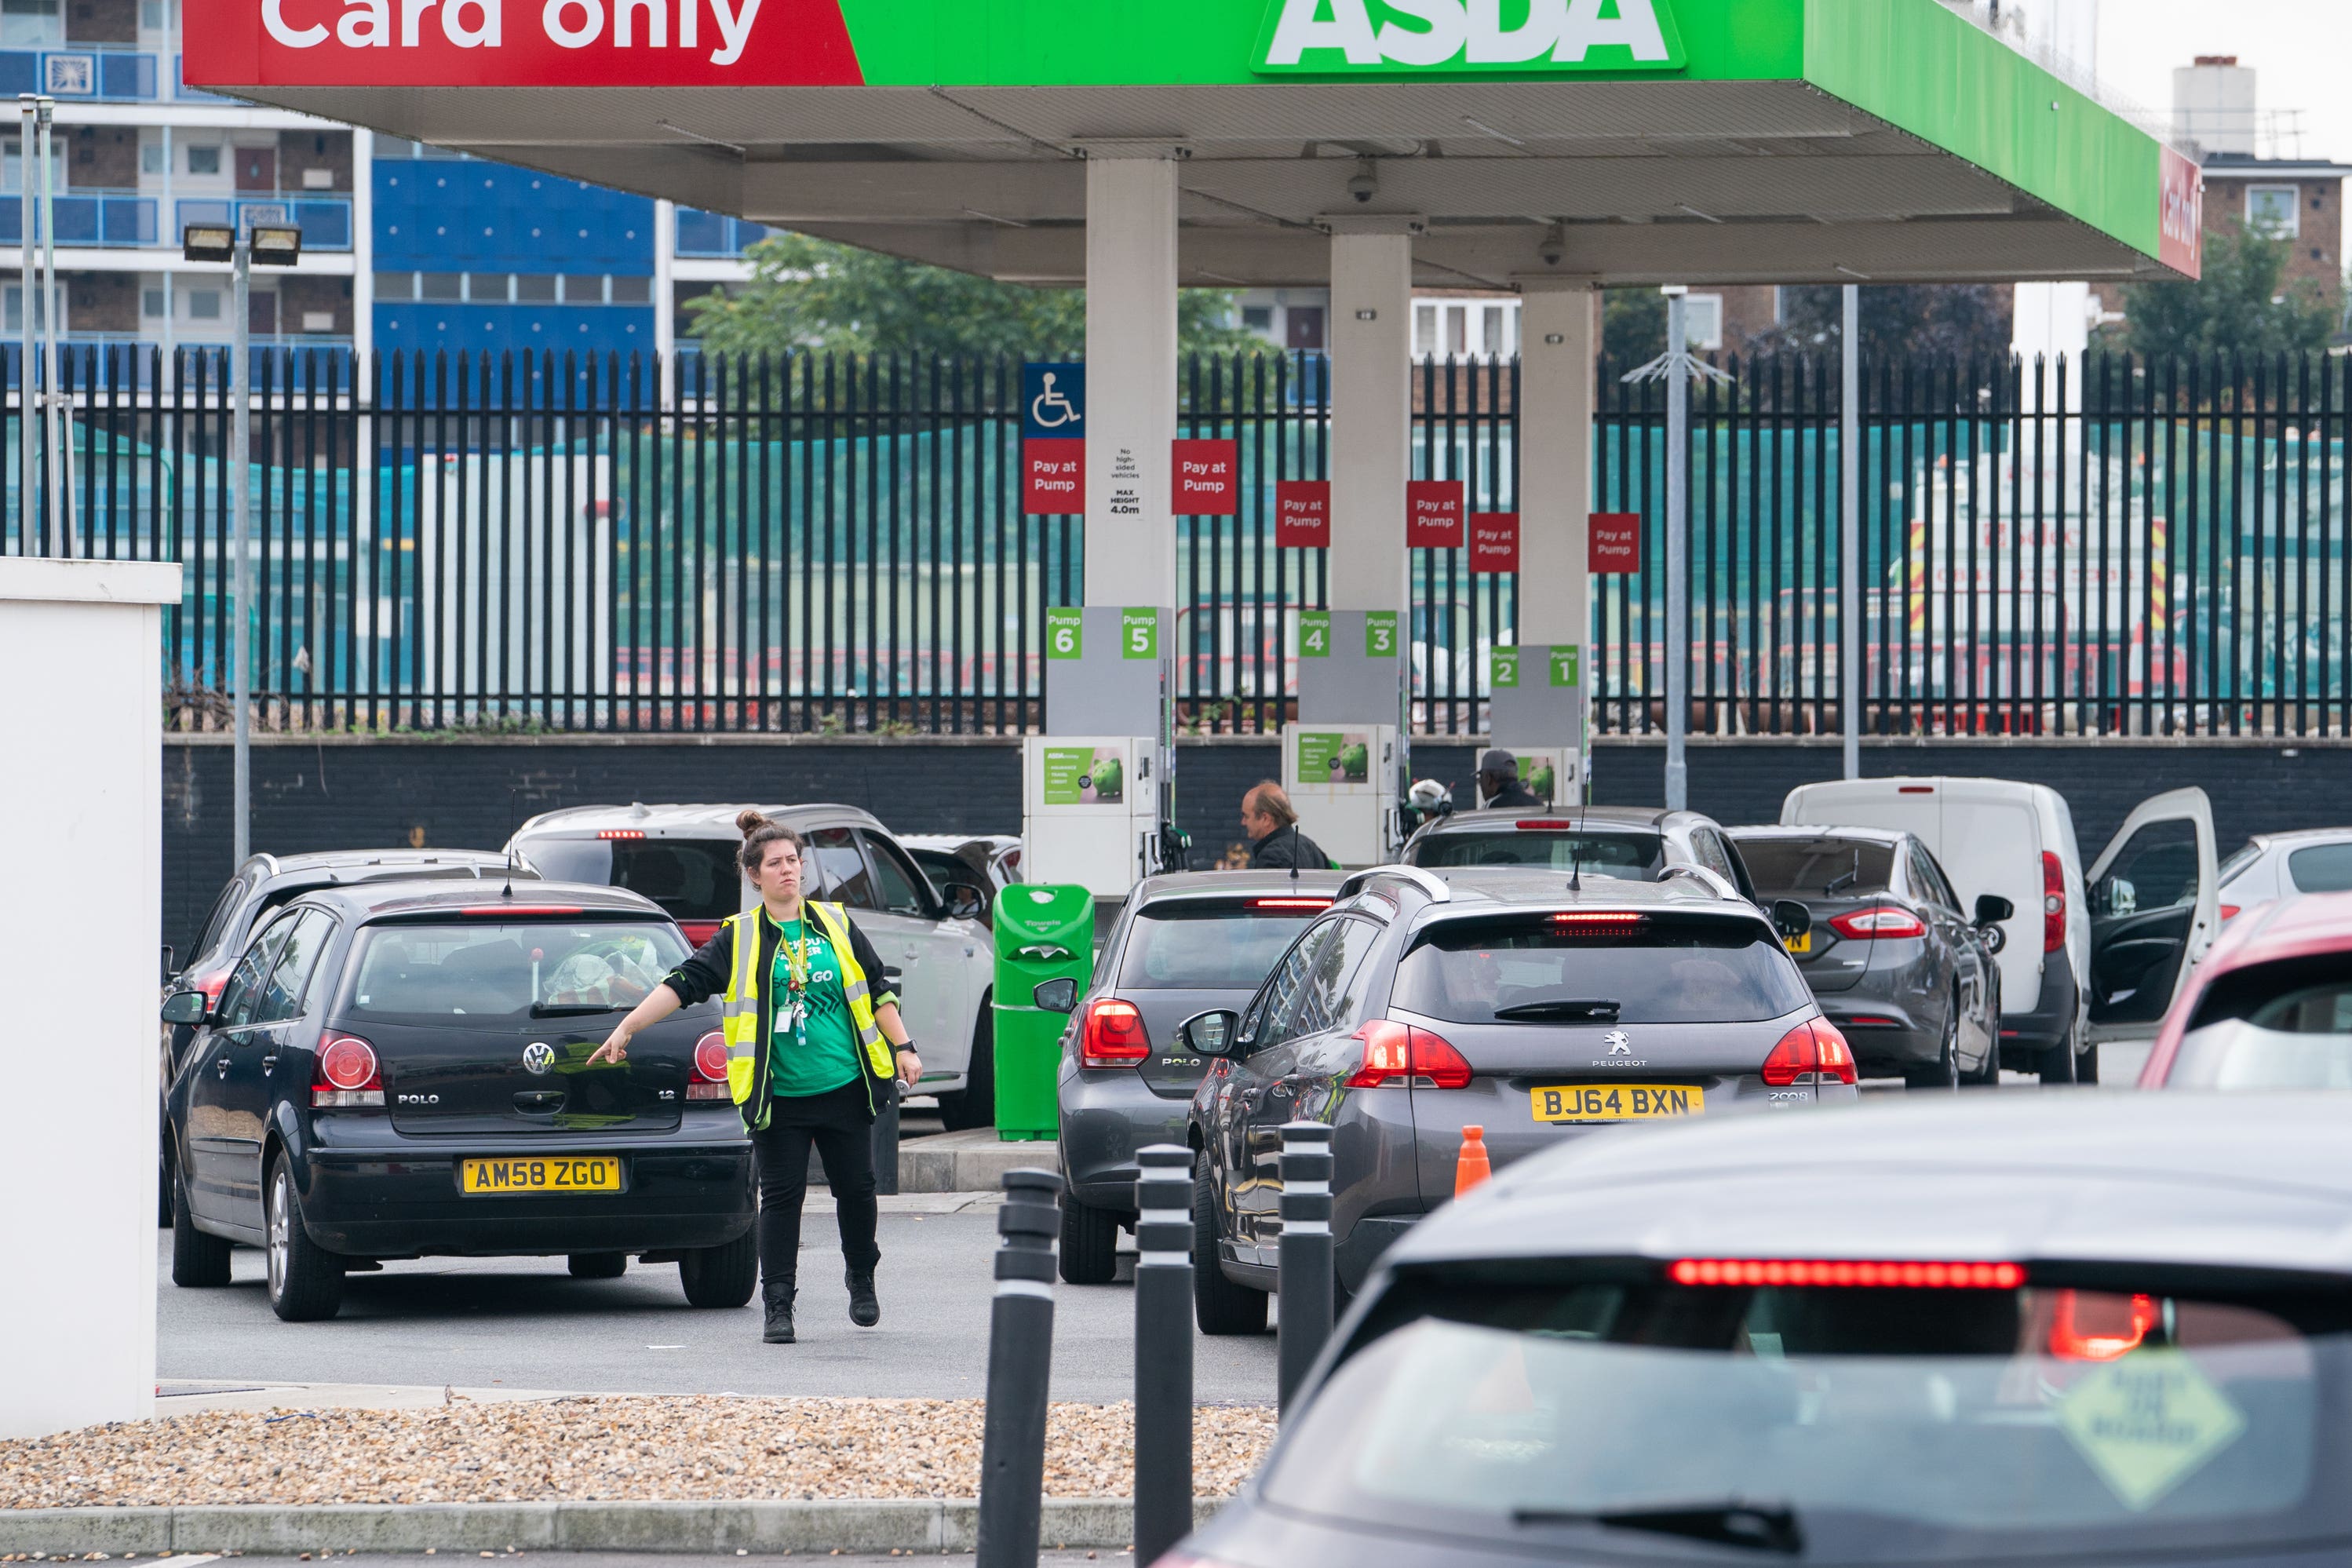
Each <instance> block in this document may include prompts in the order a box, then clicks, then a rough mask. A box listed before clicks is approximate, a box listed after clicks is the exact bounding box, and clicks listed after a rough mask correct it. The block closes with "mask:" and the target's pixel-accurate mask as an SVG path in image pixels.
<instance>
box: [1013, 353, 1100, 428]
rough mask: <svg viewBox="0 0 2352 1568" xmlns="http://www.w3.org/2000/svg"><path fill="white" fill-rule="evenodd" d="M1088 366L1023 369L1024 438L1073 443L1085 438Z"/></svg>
mask: <svg viewBox="0 0 2352 1568" xmlns="http://www.w3.org/2000/svg"><path fill="white" fill-rule="evenodd" d="M1086 423H1087V367H1086V366H1085V365H1083V364H1078V363H1059V364H1024V365H1023V366H1022V367H1021V438H1022V439H1023V440H1024V441H1040V440H1070V439H1074V438H1081V439H1082V438H1083V437H1085V436H1086V433H1087V431H1086Z"/></svg>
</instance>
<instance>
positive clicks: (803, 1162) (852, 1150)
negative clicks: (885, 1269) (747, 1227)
mask: <svg viewBox="0 0 2352 1568" xmlns="http://www.w3.org/2000/svg"><path fill="white" fill-rule="evenodd" d="M849 1087H850V1090H851V1092H850V1093H849V1094H842V1093H838V1092H836V1093H835V1094H829V1095H819V1096H814V1097H813V1098H812V1099H810V1100H803V1101H801V1102H799V1103H798V1104H794V1103H793V1102H792V1101H790V1100H778V1101H777V1102H776V1104H775V1110H774V1113H773V1114H772V1116H771V1117H770V1118H769V1121H768V1129H767V1131H764V1132H755V1133H753V1134H752V1135H751V1146H752V1148H753V1150H754V1151H755V1152H757V1154H758V1156H759V1161H760V1278H761V1279H764V1280H766V1281H767V1282H768V1283H769V1284H771V1285H775V1284H785V1285H789V1284H792V1283H793V1281H794V1279H795V1278H796V1277H797V1274H798V1270H799V1268H800V1256H801V1205H802V1203H803V1200H805V1199H806V1198H807V1196H808V1164H809V1150H810V1149H811V1148H814V1149H815V1150H816V1153H817V1158H818V1159H819V1160H821V1161H823V1162H824V1179H825V1181H826V1182H827V1183H828V1184H830V1185H831V1186H832V1188H833V1202H834V1213H835V1219H836V1221H837V1223H838V1224H839V1225H840V1226H841V1256H842V1258H844V1259H845V1261H846V1262H847V1263H848V1265H849V1267H850V1268H853V1269H856V1270H857V1271H858V1272H861V1273H864V1272H869V1271H871V1270H872V1268H874V1266H875V1264H876V1263H877V1262H879V1261H880V1260H881V1258H882V1249H881V1247H878V1246H877V1245H876V1243H875V1240H874V1231H875V1223H876V1215H877V1205H876V1203H875V1201H874V1131H873V1123H872V1122H871V1121H868V1120H867V1118H866V1114H865V1100H864V1086H863V1085H862V1084H852V1085H850V1086H849Z"/></svg>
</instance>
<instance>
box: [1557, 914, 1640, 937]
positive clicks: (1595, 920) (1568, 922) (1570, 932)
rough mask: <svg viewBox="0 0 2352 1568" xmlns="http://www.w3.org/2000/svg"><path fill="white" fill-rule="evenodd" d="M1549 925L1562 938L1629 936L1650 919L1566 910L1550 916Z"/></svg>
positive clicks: (1633, 915) (1635, 915)
mask: <svg viewBox="0 0 2352 1568" xmlns="http://www.w3.org/2000/svg"><path fill="white" fill-rule="evenodd" d="M1551 923H1552V925H1553V927H1554V928H1555V929H1556V930H1558V931H1559V932H1560V934H1561V935H1563V936H1631V935H1633V933H1634V932H1635V931H1640V930H1641V929H1642V928H1643V926H1645V925H1647V924H1649V923H1650V917H1649V916H1647V915H1637V914H1628V913H1626V912H1625V911H1623V910H1562V911H1561V912H1560V913H1559V914H1556V915H1554V916H1552V917H1551Z"/></svg>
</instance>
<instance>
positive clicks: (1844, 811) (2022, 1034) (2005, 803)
mask: <svg viewBox="0 0 2352 1568" xmlns="http://www.w3.org/2000/svg"><path fill="white" fill-rule="evenodd" d="M1780 820H1781V822H1782V823H1783V824H1785V825H1788V826H1819V827H1890V828H1900V829H1902V830H1903V831H1905V832H1907V833H1911V834H1915V835H1916V836H1917V837H1919V838H1920V839H1921V840H1922V841H1923V842H1924V843H1926V845H1927V847H1928V849H1929V850H1930V851H1932V852H1933V853H1934V855H1935V857H1936V859H1937V862H1938V863H1939V864H1941V865H1942V866H1943V868H1944V870H1945V873H1946V874H1947V875H1948V876H1949V877H1950V878H1951V879H1952V883H1953V886H1954V888H1955V889H1956V890H1957V891H1958V893H1959V895H1960V899H1961V902H1962V906H1963V907H1964V908H1972V907H1974V905H1975V903H1976V900H1977V899H1978V898H1979V896H1980V895H1982V894H1986V893H1991V894H1995V895H1997V896H1999V897H2000V898H2004V899H2007V900H2009V901H2010V903H2011V904H2012V905H2013V906H2015V908H2016V910H2017V912H2016V914H2015V915H2014V916H2013V917H2012V918H2011V919H2010V920H2008V921H2003V922H2002V923H2001V936H2002V946H2001V950H2000V1047H2001V1055H2002V1058H2003V1065H2004V1066H2007V1067H2009V1068H2014V1069H2018V1070H2022V1071H2027V1072H2038V1073H2040V1074H2041V1075H2042V1081H2043V1082H2045V1083H2064V1082H2073V1081H2075V1080H2077V1079H2079V1080H2081V1081H2084V1082H2089V1083H2095V1082H2097V1081H2098V1076H2099V1053H2098V1047H2099V1042H2100V1041H2102V1040H2109V1039H2144V1038H2148V1037H2153V1036H2154V1035H2155V1033H2156V1030H2157V1026H2158V1024H2159V1023H2161V1022H2162V1021H2163V1018H2164V1013H2165V1009H2166V1008H2167V1007H2168V1006H2170V1005H2171V1003H2172V998H2173V995H2174V994H2175V993H2176V992H2177V991H2178V990H2179V988H2180V985H2181V984H2182V983H2183V982H2184V981H2185V980H2186V978H2187V976H2188V973H2189V969H2190V968H2191V967H2192V966H2193V965H2194V964H2195V963H2196V962H2197V961H2198V960H2199V959H2200V958H2202V957H2203V956H2204V955H2205V950H2206V949H2207V948H2209V947H2210V946H2211V945H2212V943H2213V938H2214V936H2215V934H2216V933H2217V932H2218V931H2220V929H2221V913H2220V908H2221V900H2220V897H2219V888H2220V880H2219V879H2218V878H2217V877H2216V876H2215V866H2214V861H2215V856H2214V852H2213V806H2212V803H2211V802H2210V801H2209V800H2207V799H2206V798H2205V792H2204V791H2203V790H2201V789H2182V790H2174V791H2171V792H2170V793H2168V794H2166V795H2158V796H2156V797H2155V798H2154V799H2151V800H2146V801H2142V802H2141V803H2140V805H2138V807H2137V808H2136V809H2135V810H2134V811H2133V812H2132V814H2131V815H2130V816H2128V817H2126V819H2125V821H2124V825H2123V826H2122V828H2121V829H2120V830H2118V831H2117V833H2116V836H2115V837H2114V838H2113V839H2112V840H2110V841H2109V842H2108V844H2107V847H2106V848H2105V850H2104V851H2102V852H2101V854H2100V856H2099V858H2098V859H2097V860H2096V861H2095V862H2094V863H2093V864H2092V866H2091V869H2090V872H2089V875H2088V877H2087V879H2086V878H2085V876H2084V870H2083V861H2082V853H2081V850H2080V848H2079V847H2078V846H2077V845H2076V843H2075V840H2074V816H2073V814H2071V813H2070V812H2068V811H2067V809H2066V799H2065V797H2064V796H2063V795H2060V794H2059V793H2058V792H2057V791H2056V790H2054V789H2052V788H2051V787H2050V786H2049V785H2047V784H2018V783H2015V782H2012V781H2011V780H2008V779H1969V778H1891V779H1856V780H1851V781H1838V782H1833V783H1829V784H1803V785H1800V786H1799V787H1798V788H1796V789H1794V790H1791V791H1790V792H1789V798H1788V799H1787V800H1786V801H1785V802H1783V803H1782V804H1781V806H1780Z"/></svg>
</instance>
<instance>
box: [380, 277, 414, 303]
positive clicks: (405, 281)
mask: <svg viewBox="0 0 2352 1568" xmlns="http://www.w3.org/2000/svg"><path fill="white" fill-rule="evenodd" d="M375 297H376V298H377V299H379V300H414V299H415V298H416V274H415V273H414V272H379V273H377V274H376V275H375Z"/></svg>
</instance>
